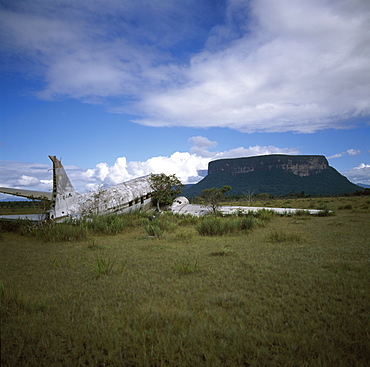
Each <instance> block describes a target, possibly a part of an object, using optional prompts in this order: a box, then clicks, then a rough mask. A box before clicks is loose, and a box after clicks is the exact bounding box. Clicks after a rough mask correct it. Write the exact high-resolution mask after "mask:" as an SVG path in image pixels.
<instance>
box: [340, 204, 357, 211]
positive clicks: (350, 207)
mask: <svg viewBox="0 0 370 367" xmlns="http://www.w3.org/2000/svg"><path fill="white" fill-rule="evenodd" d="M344 209H347V210H353V209H354V208H353V205H352V204H346V205H341V206H339V207H338V210H344Z"/></svg>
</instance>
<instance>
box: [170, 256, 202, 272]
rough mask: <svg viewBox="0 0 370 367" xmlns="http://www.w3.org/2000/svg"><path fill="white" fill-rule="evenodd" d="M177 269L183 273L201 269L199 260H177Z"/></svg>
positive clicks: (175, 266) (175, 265)
mask: <svg viewBox="0 0 370 367" xmlns="http://www.w3.org/2000/svg"><path fill="white" fill-rule="evenodd" d="M174 268H175V270H177V271H178V272H179V273H181V274H190V273H194V272H196V271H197V270H198V269H199V264H198V260H197V259H195V260H189V259H186V260H176V261H175V264H174Z"/></svg>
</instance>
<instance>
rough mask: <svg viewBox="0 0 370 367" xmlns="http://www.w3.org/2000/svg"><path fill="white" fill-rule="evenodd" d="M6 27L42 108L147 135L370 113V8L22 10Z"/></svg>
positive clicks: (1, 20) (105, 5) (356, 1)
mask: <svg viewBox="0 0 370 367" xmlns="http://www.w3.org/2000/svg"><path fill="white" fill-rule="evenodd" d="M143 8H145V11H143ZM107 20H109V22H108V21H107ZM0 24H1V29H0V34H2V37H1V42H2V47H3V51H4V52H6V54H7V55H8V57H9V58H10V59H11V60H13V61H14V63H15V64H16V63H19V62H20V61H19V60H29V62H28V64H26V65H25V64H24V63H23V64H22V69H23V70H26V71H27V73H28V74H27V75H33V74H36V75H37V76H38V77H40V78H41V80H42V81H43V85H44V87H43V89H41V90H40V91H39V92H38V97H39V98H43V99H53V98H65V97H68V98H78V99H82V100H84V101H85V102H89V103H97V102H99V103H105V104H106V105H107V106H109V108H110V111H115V112H120V113H127V112H129V113H131V114H136V115H137V116H138V117H137V118H136V119H135V121H136V122H137V123H140V124H143V125H148V126H191V127H212V126H218V127H228V128H231V129H236V130H238V131H242V132H255V131H266V132H284V131H294V132H301V133H312V132H315V131H317V130H321V129H326V128H349V127H351V126H352V125H353V123H354V122H353V121H354V120H355V119H356V118H357V117H364V116H367V115H369V114H370V100H369V98H368V96H369V94H370V90H369V85H370V72H369V71H370V64H369V62H368V60H369V58H370V34H369V32H368V29H369V27H370V2H369V1H366V0H352V1H351V2H348V1H347V0H329V1H321V0H311V1H305V0H298V1H293V2H292V1H290V0H280V1H278V2H277V1H275V0H249V1H248V0H227V1H225V2H222V3H221V4H218V5H216V4H213V2H199V1H195V0H192V1H190V2H178V1H175V0H168V1H162V2H153V1H148V0H143V1H140V2H126V1H123V2H117V1H114V0H109V1H108V0H107V1H94V2H91V1H85V0H82V1H79V2H75V1H71V0H64V1H55V2H50V1H47V0H34V1H32V2H30V1H22V0H20V1H17V2H16V5H11V3H9V5H8V6H7V7H3V8H2V9H1V10H0ZM19 24H22V27H19ZM179 29H181V32H178V30H179ZM184 45H185V46H184ZM189 45H190V46H191V47H190V46H189ZM180 46H181V47H180ZM19 55H22V56H23V58H20V57H19ZM9 67H10V66H9ZM197 153H200V154H201V151H198V152H197Z"/></svg>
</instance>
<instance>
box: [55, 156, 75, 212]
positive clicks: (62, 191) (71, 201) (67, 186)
mask: <svg viewBox="0 0 370 367" xmlns="http://www.w3.org/2000/svg"><path fill="white" fill-rule="evenodd" d="M49 158H50V159H51V161H52V162H53V194H52V200H53V204H52V207H51V210H50V219H57V218H59V217H64V216H67V215H69V214H71V213H74V212H75V208H76V205H77V204H78V200H77V199H78V196H79V194H77V192H76V191H75V189H74V188H73V186H72V184H71V181H70V180H69V178H68V176H67V173H66V171H65V170H64V167H63V165H62V163H61V162H60V160H59V159H57V157H56V156H51V155H49Z"/></svg>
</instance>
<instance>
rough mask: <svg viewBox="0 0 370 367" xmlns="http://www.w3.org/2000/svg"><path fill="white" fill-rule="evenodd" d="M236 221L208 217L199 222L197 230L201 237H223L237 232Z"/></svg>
mask: <svg viewBox="0 0 370 367" xmlns="http://www.w3.org/2000/svg"><path fill="white" fill-rule="evenodd" d="M235 223H236V222H235V220H226V219H225V218H218V217H214V216H206V217H204V218H202V219H201V220H199V221H198V223H197V224H196V227H195V228H196V230H197V232H198V233H199V234H200V235H201V236H222V235H225V234H228V233H231V232H233V231H234V230H235V227H236V226H235Z"/></svg>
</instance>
